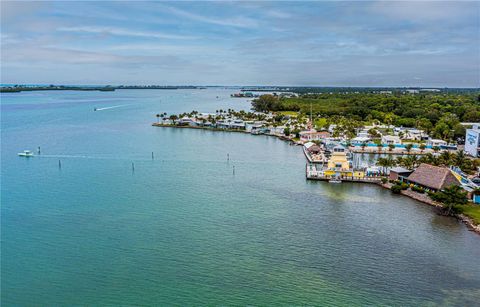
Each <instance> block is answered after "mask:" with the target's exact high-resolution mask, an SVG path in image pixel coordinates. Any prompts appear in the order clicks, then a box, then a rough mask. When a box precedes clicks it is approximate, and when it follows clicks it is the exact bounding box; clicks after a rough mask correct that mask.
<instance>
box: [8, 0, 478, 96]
mask: <svg viewBox="0 0 480 307" xmlns="http://www.w3.org/2000/svg"><path fill="white" fill-rule="evenodd" d="M1 26H2V27H1V52H2V53H1V72H2V75H1V82H2V83H55V84H194V85H258V84H262V85H316V86H448V87H478V86H480V2H477V1H475V2H467V1H462V2H446V1H429V2H419V1H402V2H393V1H388V2H367V1H355V2H346V1H332V2H326V1H322V2H319V1H317V2H303V1H296V2H266V1H256V2H243V1H242V2H237V1H231V2H226V1H225V2H221V1H210V2H164V1H155V2H140V1H101V2H100V1H98V2H95V1H85V2H78V1H52V2H45V1H36V2H13V1H2V2H1Z"/></svg>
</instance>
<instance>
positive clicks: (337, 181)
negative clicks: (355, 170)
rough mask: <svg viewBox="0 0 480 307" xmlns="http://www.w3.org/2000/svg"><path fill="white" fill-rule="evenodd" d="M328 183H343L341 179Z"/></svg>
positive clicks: (331, 180)
mask: <svg viewBox="0 0 480 307" xmlns="http://www.w3.org/2000/svg"><path fill="white" fill-rule="evenodd" d="M328 182H329V183H342V181H341V180H340V179H330V180H329V181H328Z"/></svg>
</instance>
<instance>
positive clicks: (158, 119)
mask: <svg viewBox="0 0 480 307" xmlns="http://www.w3.org/2000/svg"><path fill="white" fill-rule="evenodd" d="M155 116H156V117H157V124H158V123H160V114H157V115H155Z"/></svg>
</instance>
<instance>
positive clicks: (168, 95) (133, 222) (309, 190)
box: [1, 89, 480, 306]
mask: <svg viewBox="0 0 480 307" xmlns="http://www.w3.org/2000/svg"><path fill="white" fill-rule="evenodd" d="M231 93H232V90H223V89H206V90H171V91H169V90H118V91H115V92H74V91H62V92H57V91H55V92H25V93H11V94H2V95H1V145H2V149H1V158H2V159H1V162H2V163H1V250H2V253H1V303H2V306H26V305H38V306H59V305H179V306H192V305H195V306H200V305H209V306H214V305H222V306H225V305H235V306H238V305H261V306H265V305H289V306H291V305H329V306H333V305H335V306H353V305H357V306H360V305H361V306H366V305H375V306H381V305H384V306H422V305H424V306H432V305H458V306H474V305H478V304H479V303H478V302H480V265H478V259H480V236H479V235H476V234H474V233H472V232H469V231H468V230H467V228H466V227H465V226H464V225H463V224H461V223H460V222H458V221H456V220H455V219H453V218H447V217H442V216H438V215H436V214H435V213H434V212H433V211H432V209H431V208H430V207H428V206H425V205H423V204H420V203H418V202H415V201H413V200H411V199H408V198H405V197H402V196H397V195H392V194H391V193H390V192H389V191H387V190H383V189H381V188H379V187H377V186H373V185H362V184H348V183H342V184H341V185H332V184H328V183H322V182H307V181H306V180H305V173H304V166H305V159H304V157H303V154H302V151H301V148H299V147H295V146H290V145H288V144H287V143H285V142H282V141H280V140H278V139H276V138H272V137H267V136H252V135H247V134H242V133H228V132H211V131H201V130H190V129H174V128H157V127H152V126H151V123H152V122H154V121H155V120H156V118H155V114H156V113H160V112H167V113H169V114H170V113H178V112H184V111H191V110H193V109H195V110H198V111H201V112H212V111H213V112H214V111H215V110H217V109H228V108H234V109H248V108H249V107H250V104H249V102H248V101H247V100H244V99H232V98H230V97H229V95H230V94H231ZM217 96H218V98H217ZM116 106H118V107H116ZM111 107H115V108H111ZM94 108H109V109H103V110H101V111H97V112H94V111H93V109H94ZM38 146H41V155H40V156H37V157H34V158H30V159H26V158H21V157H18V156H17V153H18V152H20V151H22V150H24V149H31V150H35V149H36V148H37V147H38ZM152 152H154V159H153V160H152V157H151V153H152ZM227 154H229V156H230V160H229V161H227ZM59 160H60V161H61V167H59ZM132 163H133V164H134V168H132ZM234 168H235V172H234V171H233V169H234Z"/></svg>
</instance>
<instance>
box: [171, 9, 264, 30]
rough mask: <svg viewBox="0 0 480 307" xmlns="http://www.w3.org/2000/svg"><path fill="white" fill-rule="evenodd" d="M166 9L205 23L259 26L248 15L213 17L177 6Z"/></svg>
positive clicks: (246, 26) (247, 26)
mask: <svg viewBox="0 0 480 307" xmlns="http://www.w3.org/2000/svg"><path fill="white" fill-rule="evenodd" d="M164 8H165V9H166V10H168V11H169V12H170V13H172V14H175V15H177V16H181V17H185V18H188V19H191V20H194V21H200V22H204V23H210V24H215V25H219V26H230V27H239V28H254V27H257V26H258V22H257V21H256V20H255V19H252V18H248V17H242V16H240V17H233V18H227V19H222V18H218V17H217V18H213V17H207V16H203V15H199V14H195V13H191V12H188V11H184V10H181V9H178V8H175V7H171V6H165V7H164Z"/></svg>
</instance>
